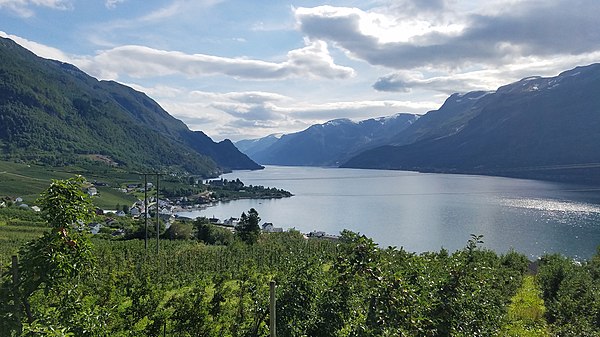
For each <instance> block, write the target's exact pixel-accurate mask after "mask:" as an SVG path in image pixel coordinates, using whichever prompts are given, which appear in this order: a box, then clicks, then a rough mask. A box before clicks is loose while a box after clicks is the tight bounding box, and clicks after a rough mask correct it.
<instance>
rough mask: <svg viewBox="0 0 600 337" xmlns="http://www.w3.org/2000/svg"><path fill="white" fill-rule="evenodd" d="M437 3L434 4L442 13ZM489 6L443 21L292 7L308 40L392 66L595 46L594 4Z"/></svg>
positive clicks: (446, 64) (452, 64) (494, 59)
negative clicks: (294, 8)
mask: <svg viewBox="0 0 600 337" xmlns="http://www.w3.org/2000/svg"><path fill="white" fill-rule="evenodd" d="M433 3H434V5H436V4H435V3H436V2H435V1H434V2H433ZM459 3H460V4H461V5H462V6H466V5H465V2H460V1H459ZM441 4H442V3H441V2H439V3H438V4H437V6H433V7H435V8H442V7H441ZM494 4H495V6H493V9H494V10H490V9H484V8H483V7H481V8H477V7H474V8H471V11H469V12H466V13H467V14H464V13H459V12H458V11H452V10H449V9H451V6H449V5H448V4H445V5H444V7H443V8H444V9H446V10H448V12H447V13H446V14H445V17H443V18H440V16H435V15H434V16H431V19H430V21H426V20H425V19H424V17H423V16H416V19H410V18H407V17H404V16H400V15H399V14H398V13H399V11H395V12H391V13H386V14H383V12H376V11H364V10H361V9H356V8H345V7H331V6H321V7H315V8H298V9H297V10H296V19H297V21H298V25H299V28H300V29H301V31H302V32H303V33H304V34H306V35H307V36H308V37H309V38H311V39H313V40H315V39H321V40H324V41H328V42H331V43H332V44H334V45H335V46H337V47H339V48H342V49H343V50H345V51H346V52H347V53H349V55H351V56H352V57H355V58H357V59H361V60H364V61H366V62H369V63H370V64H372V65H381V66H385V67H388V68H393V69H414V68H419V67H437V68H447V69H452V68H456V67H468V66H470V65H472V64H473V63H478V64H481V65H485V66H495V65H497V64H510V63H511V62H512V60H513V59H514V58H518V57H529V56H552V55H564V56H567V55H580V54H585V53H589V52H593V51H596V50H598V49H600V48H599V47H598V46H600V30H598V29H597V14H598V13H600V2H599V1H597V0H568V1H567V0H558V1H552V2H539V1H520V2H519V1H516V2H515V1H510V2H507V1H504V2H503V4H504V8H502V9H499V8H501V7H500V6H499V5H500V4H501V3H500V2H496V3H494ZM508 4H514V6H512V7H509V6H508ZM480 6H481V3H480ZM432 19H433V20H432ZM390 32H392V34H390Z"/></svg>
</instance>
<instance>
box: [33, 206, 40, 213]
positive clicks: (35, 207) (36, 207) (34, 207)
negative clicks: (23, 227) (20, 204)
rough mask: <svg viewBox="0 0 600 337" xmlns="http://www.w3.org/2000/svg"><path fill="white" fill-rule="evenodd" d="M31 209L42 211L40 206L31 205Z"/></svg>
mask: <svg viewBox="0 0 600 337" xmlns="http://www.w3.org/2000/svg"><path fill="white" fill-rule="evenodd" d="M31 209H32V210H33V211H34V212H41V211H42V209H41V208H39V206H31Z"/></svg>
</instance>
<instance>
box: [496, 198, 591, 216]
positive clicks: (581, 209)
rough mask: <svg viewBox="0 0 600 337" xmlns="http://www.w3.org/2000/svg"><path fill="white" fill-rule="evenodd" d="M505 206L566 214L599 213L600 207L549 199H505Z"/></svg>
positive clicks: (503, 203) (503, 201) (503, 202)
mask: <svg viewBox="0 0 600 337" xmlns="http://www.w3.org/2000/svg"><path fill="white" fill-rule="evenodd" d="M501 203H502V205H503V206H508V207H517V208H527V209H534V210H539V211H546V212H565V213H599V214H600V206H599V205H594V204H589V203H581V202H572V201H559V200H549V199H503V200H502V202H501Z"/></svg>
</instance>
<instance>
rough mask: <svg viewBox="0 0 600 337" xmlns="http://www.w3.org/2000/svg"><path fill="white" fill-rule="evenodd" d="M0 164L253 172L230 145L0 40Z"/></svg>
mask: <svg viewBox="0 0 600 337" xmlns="http://www.w3.org/2000/svg"><path fill="white" fill-rule="evenodd" d="M0 158H2V159H4V160H21V161H26V162H39V163H45V164H49V165H54V166H60V165H65V164H72V163H76V162H78V161H81V160H99V161H102V162H103V163H105V164H108V165H113V166H115V165H116V166H121V167H128V168H130V169H134V168H135V169H141V168H149V167H152V168H161V167H162V168H171V169H175V170H185V171H187V172H189V173H192V174H197V175H204V176H214V175H216V174H218V173H219V172H221V171H222V170H230V169H258V168H260V166H259V165H257V164H256V163H254V162H253V161H252V160H250V159H249V158H248V157H247V156H245V155H244V154H242V153H240V152H239V151H238V150H237V149H236V148H235V146H233V144H232V143H231V142H230V141H223V142H220V143H215V142H213V141H212V140H211V139H210V138H209V137H208V136H206V135H205V134H204V133H202V132H199V131H196V132H193V131H190V130H189V129H188V128H187V126H186V125H185V124H184V123H183V122H181V121H179V120H177V119H175V118H173V117H172V116H171V115H169V114H168V113H167V112H166V111H165V110H163V109H162V108H161V107H160V106H159V105H158V104H157V103H156V102H155V101H153V100H152V99H151V98H149V97H148V96H146V95H145V94H143V93H141V92H138V91H135V90H133V89H131V88H129V87H126V86H124V85H121V84H119V83H116V82H111V81H98V80H96V79H95V78H92V77H90V76H88V75H87V74H85V73H83V72H82V71H80V70H79V69H77V68H76V67H74V66H72V65H70V64H65V63H61V62H58V61H53V60H46V59H42V58H39V57H37V56H35V55H34V54H33V53H31V52H29V51H28V50H26V49H24V48H22V47H20V46H19V45H17V44H16V43H14V42H13V41H12V40H9V39H4V38H1V39H0Z"/></svg>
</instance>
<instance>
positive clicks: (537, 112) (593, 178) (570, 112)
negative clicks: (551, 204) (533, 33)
mask: <svg viewBox="0 0 600 337" xmlns="http://www.w3.org/2000/svg"><path fill="white" fill-rule="evenodd" d="M599 92H600V64H592V65H589V66H583V67H577V68H575V69H572V70H568V71H565V72H563V73H561V74H560V75H558V76H556V77H549V78H542V77H529V78H525V79H522V80H520V81H518V82H515V83H512V84H509V85H505V86H502V87H500V88H498V90H496V91H495V92H472V93H468V94H465V95H458V94H454V95H452V96H450V97H449V98H448V99H447V100H446V102H445V103H444V105H442V107H440V109H438V110H434V111H430V112H428V113H427V114H426V115H424V116H423V117H422V118H420V119H419V120H418V121H417V122H415V123H414V124H413V125H411V126H410V127H409V128H407V129H405V130H404V131H403V132H402V133H400V134H399V135H397V136H396V137H395V138H394V139H393V141H392V142H390V143H389V144H387V145H385V146H381V147H377V148H374V149H371V150H367V151H365V152H363V153H361V154H358V155H357V156H355V157H353V158H351V159H349V160H348V161H347V162H346V163H344V164H343V165H342V167H352V168H378V169H401V170H416V171H428V172H461V173H476V174H492V175H507V176H516V177H526V178H542V179H551V180H571V181H577V182H591V183H600V95H599V94H598V93H599Z"/></svg>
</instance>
